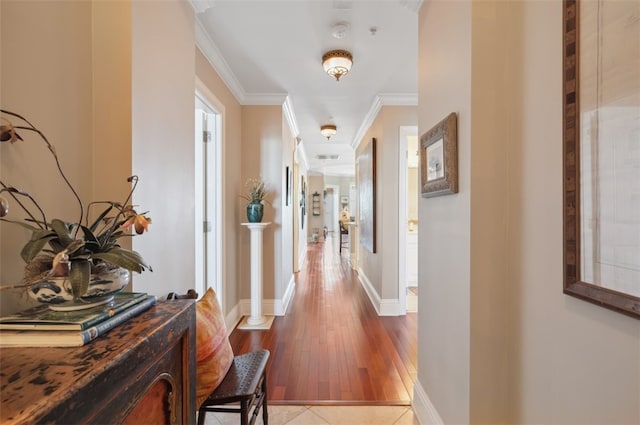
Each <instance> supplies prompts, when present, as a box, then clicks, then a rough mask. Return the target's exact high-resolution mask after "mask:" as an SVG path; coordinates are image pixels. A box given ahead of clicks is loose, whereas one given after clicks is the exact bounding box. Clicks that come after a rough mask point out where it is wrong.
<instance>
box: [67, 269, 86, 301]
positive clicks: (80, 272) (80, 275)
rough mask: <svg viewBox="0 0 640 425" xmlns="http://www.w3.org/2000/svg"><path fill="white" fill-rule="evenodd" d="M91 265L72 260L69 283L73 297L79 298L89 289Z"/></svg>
mask: <svg viewBox="0 0 640 425" xmlns="http://www.w3.org/2000/svg"><path fill="white" fill-rule="evenodd" d="M90 277H91V263H90V262H89V261H87V260H72V261H71V269H70V270H69V282H70V283H71V288H72V289H73V297H74V298H80V297H81V296H83V295H84V294H85V293H86V292H87V289H89V279H90Z"/></svg>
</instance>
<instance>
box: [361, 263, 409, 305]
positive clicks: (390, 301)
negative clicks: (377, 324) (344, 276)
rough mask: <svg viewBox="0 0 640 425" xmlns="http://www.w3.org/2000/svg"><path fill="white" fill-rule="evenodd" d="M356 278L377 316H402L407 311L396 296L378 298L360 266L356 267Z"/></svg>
mask: <svg viewBox="0 0 640 425" xmlns="http://www.w3.org/2000/svg"><path fill="white" fill-rule="evenodd" d="M358 278H359V279H360V283H361V284H362V287H363V288H364V291H365V292H366V293H367V296H368V297H369V300H370V301H371V304H373V308H375V309H376V313H378V316H402V315H404V314H406V313H407V312H406V311H404V310H403V309H402V308H401V305H400V300H399V299H397V298H380V296H379V295H378V293H377V292H376V290H375V288H374V287H373V285H372V284H371V281H370V280H369V279H368V278H367V275H366V274H365V273H364V271H363V270H362V269H361V268H358Z"/></svg>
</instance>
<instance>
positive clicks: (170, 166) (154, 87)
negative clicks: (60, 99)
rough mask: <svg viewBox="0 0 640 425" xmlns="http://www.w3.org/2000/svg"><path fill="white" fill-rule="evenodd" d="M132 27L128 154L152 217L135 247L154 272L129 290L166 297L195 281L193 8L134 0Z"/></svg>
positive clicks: (137, 198)
mask: <svg viewBox="0 0 640 425" xmlns="http://www.w3.org/2000/svg"><path fill="white" fill-rule="evenodd" d="M132 23H133V31H132V46H133V47H132V54H133V61H132V80H133V90H132V101H133V133H132V134H133V141H132V153H133V170H134V172H135V173H136V174H138V175H139V176H140V177H141V183H140V184H139V185H138V189H139V190H137V191H136V194H135V195H134V198H133V202H134V204H137V205H140V206H141V208H143V209H144V210H148V211H150V213H149V214H150V215H151V217H152V219H153V224H152V229H151V231H150V232H149V233H148V234H145V235H144V237H140V238H134V240H133V247H134V249H135V250H136V251H138V252H140V253H141V254H143V255H144V257H145V259H146V260H147V261H148V262H149V263H150V264H151V265H152V266H153V268H154V272H153V273H144V274H141V275H139V276H135V280H134V285H133V287H134V289H135V290H138V291H144V292H149V293H153V294H162V295H165V294H167V293H168V292H170V291H174V290H177V289H182V288H184V285H185V283H186V284H187V286H188V285H190V284H189V282H194V280H195V267H194V264H195V260H194V253H195V242H194V241H195V226H194V224H193V222H194V216H195V211H194V202H195V194H194V189H193V188H194V178H195V175H194V171H193V170H194V164H195V161H196V158H195V135H194V102H195V100H194V99H195V59H194V55H195V51H194V46H195V38H194V17H193V10H192V9H191V6H189V4H188V3H187V2H174V1H171V2H138V1H134V2H132ZM159 46H162V47H161V48H159ZM159 195H160V196H159ZM191 285H192V284H191Z"/></svg>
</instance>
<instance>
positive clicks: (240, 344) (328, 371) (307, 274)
mask: <svg viewBox="0 0 640 425" xmlns="http://www.w3.org/2000/svg"><path fill="white" fill-rule="evenodd" d="M347 255H348V254H347V252H345V251H344V250H343V252H342V256H340V255H339V253H338V244H337V240H336V238H331V236H329V238H328V239H327V241H326V242H323V241H320V242H318V243H311V244H309V245H308V250H307V260H306V262H305V265H304V267H303V269H302V270H301V271H300V272H299V273H298V275H297V277H296V289H295V294H294V296H293V299H292V301H291V305H290V306H289V309H288V311H287V314H286V315H285V316H279V317H276V318H275V320H274V322H273V325H272V327H271V329H270V330H268V331H245V330H238V329H234V330H233V332H232V333H231V335H230V337H229V339H230V341H231V345H232V347H233V350H234V353H236V354H240V353H244V352H247V351H250V350H252V349H255V348H266V349H268V350H270V351H271V357H270V360H269V364H268V366H267V367H268V372H267V373H268V379H267V385H268V400H269V403H271V404H287V405H295V404H302V405H333V404H338V405H341V404H345V405H400V406H402V405H409V404H410V403H411V398H412V395H413V384H414V381H415V378H416V369H417V364H416V359H417V344H416V339H417V317H416V313H408V314H407V315H406V316H397V317H379V316H378V315H377V314H376V312H375V309H374V308H373V306H372V305H371V302H370V301H369V298H368V297H367V294H366V293H365V291H364V289H363V287H362V285H361V283H360V281H359V280H358V277H357V273H356V272H355V271H354V270H352V269H351V266H350V263H349V261H348V258H347Z"/></svg>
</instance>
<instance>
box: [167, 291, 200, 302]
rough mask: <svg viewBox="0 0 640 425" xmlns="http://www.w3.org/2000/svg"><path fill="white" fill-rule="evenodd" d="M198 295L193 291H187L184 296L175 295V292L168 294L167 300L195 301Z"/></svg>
mask: <svg viewBox="0 0 640 425" xmlns="http://www.w3.org/2000/svg"><path fill="white" fill-rule="evenodd" d="M197 299H198V293H197V292H196V291H195V290H194V289H189V290H188V291H187V293H186V294H176V293H175V292H169V295H167V300H197Z"/></svg>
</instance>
